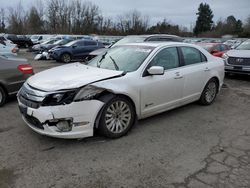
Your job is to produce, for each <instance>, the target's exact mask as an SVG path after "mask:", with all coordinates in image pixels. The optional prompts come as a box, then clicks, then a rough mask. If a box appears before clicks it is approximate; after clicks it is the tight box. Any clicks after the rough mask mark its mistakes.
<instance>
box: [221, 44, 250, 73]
mask: <svg viewBox="0 0 250 188" xmlns="http://www.w3.org/2000/svg"><path fill="white" fill-rule="evenodd" d="M222 58H224V59H225V72H226V73H230V74H246V75H250V39H248V40H246V41H244V42H243V43H241V44H240V45H239V46H238V47H236V48H235V49H234V50H229V51H228V52H226V53H225V54H224V55H223V56H222Z"/></svg>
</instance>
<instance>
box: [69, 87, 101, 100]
mask: <svg viewBox="0 0 250 188" xmlns="http://www.w3.org/2000/svg"><path fill="white" fill-rule="evenodd" d="M103 91H104V89H102V88H99V87H95V86H91V85H88V86H86V87H83V88H82V89H80V90H79V91H78V93H77V94H76V96H75V98H74V101H82V100H89V99H92V98H94V97H95V96H96V95H98V94H100V93H102V92H103Z"/></svg>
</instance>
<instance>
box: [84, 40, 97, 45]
mask: <svg viewBox="0 0 250 188" xmlns="http://www.w3.org/2000/svg"><path fill="white" fill-rule="evenodd" d="M96 45H97V43H96V42H95V41H85V46H96Z"/></svg>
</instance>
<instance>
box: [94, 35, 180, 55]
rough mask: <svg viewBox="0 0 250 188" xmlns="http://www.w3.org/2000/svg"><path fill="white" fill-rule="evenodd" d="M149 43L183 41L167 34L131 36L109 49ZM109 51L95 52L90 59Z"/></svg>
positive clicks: (100, 50)
mask: <svg viewBox="0 0 250 188" xmlns="http://www.w3.org/2000/svg"><path fill="white" fill-rule="evenodd" d="M147 41H149V42H150V41H151V42H157V41H158V42H182V41H183V39H182V38H181V37H179V36H176V35H167V34H154V35H129V36H126V37H124V38H122V39H121V40H119V41H117V42H116V43H114V44H113V45H111V46H109V48H113V47H116V46H120V45H123V44H127V43H140V42H147ZM107 51H108V49H107V48H106V49H99V50H95V51H93V52H91V53H90V54H89V59H91V58H93V57H95V56H98V55H100V54H104V53H105V52H107Z"/></svg>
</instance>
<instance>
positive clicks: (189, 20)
mask: <svg viewBox="0 0 250 188" xmlns="http://www.w3.org/2000/svg"><path fill="white" fill-rule="evenodd" d="M19 1H20V0H0V7H4V8H7V7H11V6H16V4H17V3H18V2H19ZM21 1H22V3H23V6H24V8H28V7H29V6H31V5H32V4H35V2H36V0H21ZM43 1H46V0H43ZM89 1H91V2H93V3H94V4H96V5H98V6H99V8H100V9H101V11H102V14H103V15H105V16H108V17H112V18H114V19H115V18H116V17H117V15H120V14H122V13H124V12H128V11H130V10H134V9H136V10H138V11H140V12H141V13H142V14H143V15H148V16H149V18H150V23H151V24H154V23H155V22H157V21H161V20H163V19H164V18H166V19H167V20H168V21H171V23H174V24H179V25H182V26H186V27H188V29H189V28H190V25H191V24H194V23H195V21H196V15H195V13H196V12H197V8H198V6H199V4H200V3H201V2H206V3H208V4H209V5H210V7H211V9H212V10H213V13H214V21H215V22H216V21H217V20H219V19H220V18H226V17H227V16H229V15H234V16H235V17H236V18H237V19H241V20H242V21H243V22H244V21H245V19H246V17H247V16H248V15H250V0H89Z"/></svg>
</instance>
